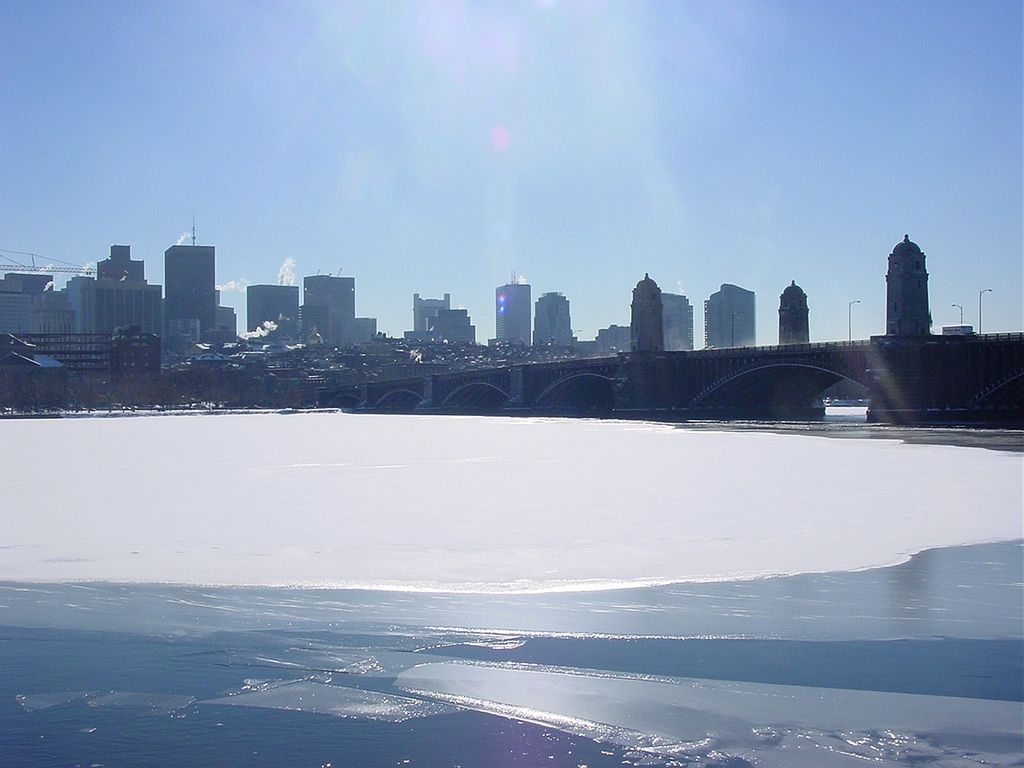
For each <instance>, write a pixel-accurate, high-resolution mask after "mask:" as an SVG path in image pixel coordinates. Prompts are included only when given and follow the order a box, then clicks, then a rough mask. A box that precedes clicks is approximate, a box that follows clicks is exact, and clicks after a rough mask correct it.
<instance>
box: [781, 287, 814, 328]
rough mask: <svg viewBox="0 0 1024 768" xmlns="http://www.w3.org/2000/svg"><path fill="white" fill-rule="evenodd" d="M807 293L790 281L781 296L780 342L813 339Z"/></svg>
mask: <svg viewBox="0 0 1024 768" xmlns="http://www.w3.org/2000/svg"><path fill="white" fill-rule="evenodd" d="M807 316H808V309H807V294H806V293H804V290H803V288H801V287H800V286H799V285H797V284H796V281H795V280H793V281H790V283H789V285H788V286H787V287H786V289H785V290H784V291H783V292H782V295H781V296H779V344H807V343H808V342H810V340H811V334H810V327H809V325H808V322H807Z"/></svg>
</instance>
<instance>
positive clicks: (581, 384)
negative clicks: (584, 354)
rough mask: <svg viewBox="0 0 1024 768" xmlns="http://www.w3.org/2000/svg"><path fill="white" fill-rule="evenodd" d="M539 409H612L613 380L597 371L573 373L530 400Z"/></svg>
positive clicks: (613, 405) (608, 410) (596, 411)
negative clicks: (533, 399) (532, 400)
mask: <svg viewBox="0 0 1024 768" xmlns="http://www.w3.org/2000/svg"><path fill="white" fill-rule="evenodd" d="M532 405H533V407H534V408H538V409H542V410H555V411H563V410H564V411H572V412H573V413H581V412H582V413H586V412H590V413H607V412H610V411H612V410H614V409H615V379H613V378H611V377H609V376H604V375H602V374H599V373H590V372H583V373H573V374H570V375H568V376H563V377H562V378H560V379H558V380H557V381H554V382H552V383H551V384H549V385H548V386H547V387H545V388H544V389H543V390H542V391H541V393H540V394H539V395H537V399H536V400H535V401H534V402H533V403H532Z"/></svg>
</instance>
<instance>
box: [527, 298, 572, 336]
mask: <svg viewBox="0 0 1024 768" xmlns="http://www.w3.org/2000/svg"><path fill="white" fill-rule="evenodd" d="M533 343H534V344H535V345H538V346H539V345H541V344H554V345H556V346H559V347H570V346H572V319H571V318H570V316H569V300H568V299H567V298H565V296H563V295H562V294H560V293H545V294H543V295H542V296H541V297H540V298H539V299H537V305H536V307H535V308H534V316H533Z"/></svg>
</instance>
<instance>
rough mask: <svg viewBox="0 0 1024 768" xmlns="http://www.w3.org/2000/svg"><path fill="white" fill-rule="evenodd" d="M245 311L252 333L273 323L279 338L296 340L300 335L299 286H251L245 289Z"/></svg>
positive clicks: (247, 323) (248, 326)
mask: <svg viewBox="0 0 1024 768" xmlns="http://www.w3.org/2000/svg"><path fill="white" fill-rule="evenodd" d="M245 310H246V326H247V328H248V330H249V332H250V333H251V332H252V331H255V330H256V329H257V328H269V326H267V325H266V323H272V324H273V326H274V327H275V330H276V331H277V334H278V335H279V336H286V337H289V338H295V337H296V336H298V333H299V286H297V285H250V286H248V287H247V288H246V289H245Z"/></svg>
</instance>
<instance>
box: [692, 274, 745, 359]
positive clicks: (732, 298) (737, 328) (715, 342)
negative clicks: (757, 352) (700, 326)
mask: <svg viewBox="0 0 1024 768" xmlns="http://www.w3.org/2000/svg"><path fill="white" fill-rule="evenodd" d="M756 339H757V321H756V317H755V308H754V292H753V291H748V290H746V289H745V288H740V287H739V286H738V285H732V284H730V283H723V284H722V287H721V288H720V289H719V290H718V291H716V292H715V293H713V294H711V296H710V297H709V298H708V300H707V301H705V302H704V346H706V347H709V348H716V349H721V348H725V347H752V346H754V345H755V344H756V343H757V341H756Z"/></svg>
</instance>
